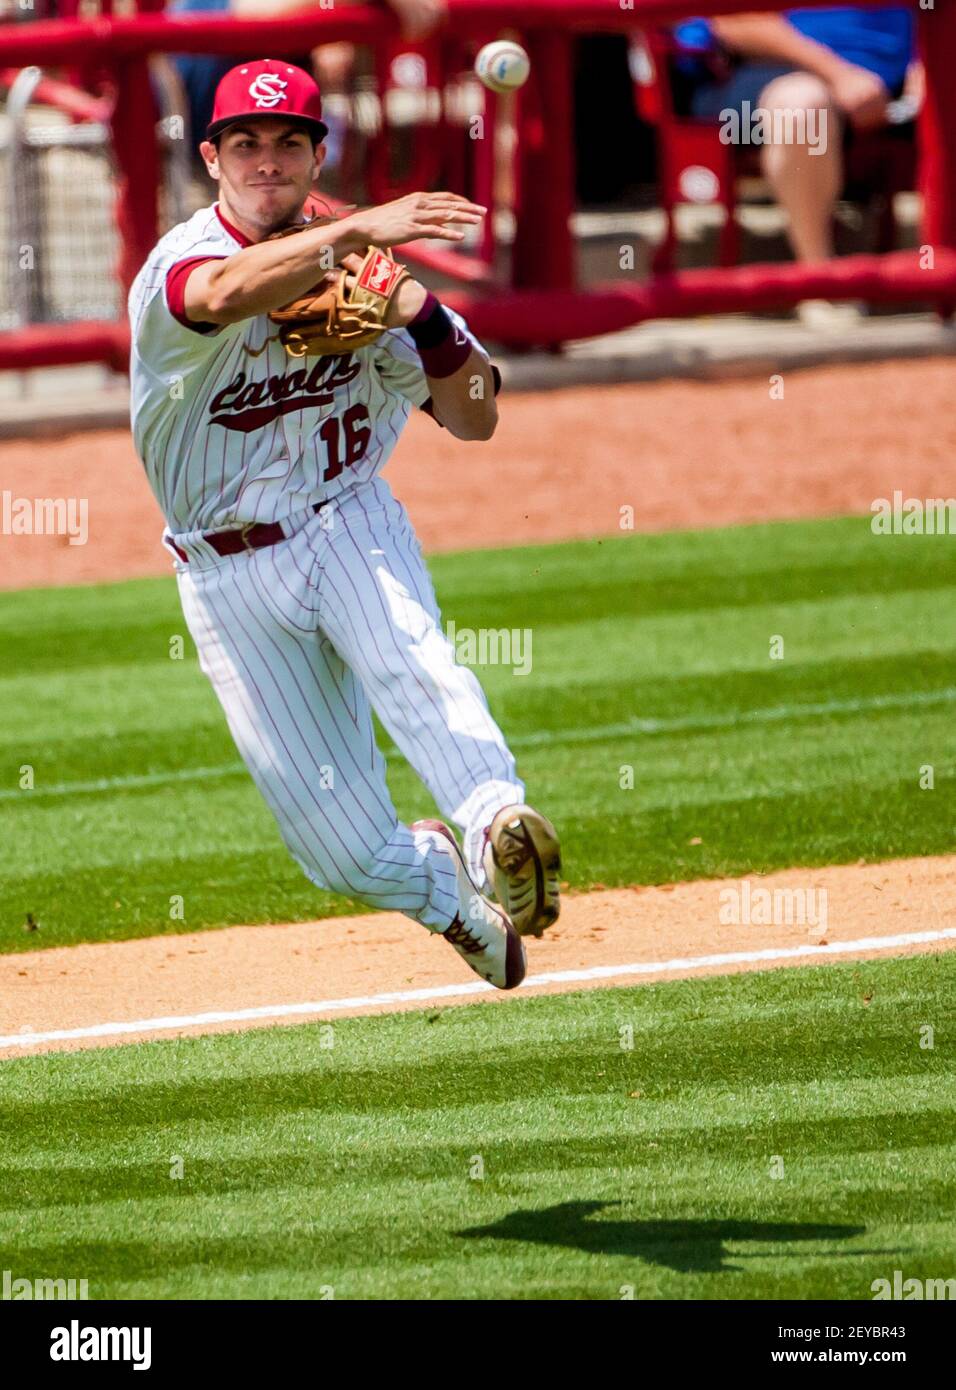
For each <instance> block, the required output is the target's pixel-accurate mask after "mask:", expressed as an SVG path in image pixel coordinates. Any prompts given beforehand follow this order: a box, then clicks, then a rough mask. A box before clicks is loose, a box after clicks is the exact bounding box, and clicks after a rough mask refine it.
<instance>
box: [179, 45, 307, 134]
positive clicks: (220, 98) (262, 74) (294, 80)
mask: <svg viewBox="0 0 956 1390" xmlns="http://www.w3.org/2000/svg"><path fill="white" fill-rule="evenodd" d="M248 116H286V117H288V119H289V120H294V121H298V122H300V123H301V124H302V125H304V126H307V127H308V129H309V130H311V131H312V133H313V135H314V136H315V139H316V140H317V141H318V140H324V139H325V137H326V135H328V133H329V128H328V126H327V125H326V124H325V122H324V121H323V120H322V119H321V117H322V95H321V93H320V92H319V89H318V87H317V86H316V84H315V82H314V80H313V79H312V78H311V77H310V76H309V74H308V73H307V72H303V71H302V69H301V68H296V67H293V66H292V64H291V63H282V62H277V61H276V59H274V58H260V59H259V61H258V62H255V63H242V64H240V66H239V67H235V68H230V69H229V71H228V72H227V73H226V75H225V77H224V78H223V79H222V81H221V82H220V83H219V86H218V87H217V88H216V100H215V105H214V106H213V110H212V120H211V121H210V123H209V125H208V126H207V127H206V139H207V140H212V139H213V137H214V136H216V135H219V134H220V133H221V132H222V131H224V130H225V129H226V127H227V126H230V125H234V124H235V122H236V121H240V120H242V118H243V117H248Z"/></svg>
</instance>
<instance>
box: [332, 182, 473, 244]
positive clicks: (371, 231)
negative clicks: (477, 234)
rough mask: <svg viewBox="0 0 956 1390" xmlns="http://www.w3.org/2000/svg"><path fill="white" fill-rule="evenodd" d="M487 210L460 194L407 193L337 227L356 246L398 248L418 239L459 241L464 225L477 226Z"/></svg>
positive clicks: (356, 215) (349, 217)
mask: <svg viewBox="0 0 956 1390" xmlns="http://www.w3.org/2000/svg"><path fill="white" fill-rule="evenodd" d="M487 211H488V209H487V208H485V207H482V206H481V204H480V203H470V202H469V201H468V199H467V198H463V197H462V196H461V194H460V193H406V195H405V197H404V198H396V199H395V201H394V202H393V203H381V204H379V206H378V207H371V208H360V209H359V211H358V212H353V213H351V214H350V216H348V217H343V218H342V219H341V221H340V222H339V224H338V230H339V231H340V232H351V233H354V235H355V238H356V239H357V242H356V244H357V246H368V245H372V246H400V245H401V244H402V243H403V242H406V241H418V240H419V239H420V238H421V237H438V238H439V239H440V240H442V241H461V239H462V238H463V237H464V235H465V233H464V231H463V230H462V229H463V227H465V226H477V225H478V223H480V222H481V220H482V218H483V217H484V215H485V213H486V212H487Z"/></svg>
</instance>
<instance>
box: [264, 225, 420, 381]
mask: <svg viewBox="0 0 956 1390" xmlns="http://www.w3.org/2000/svg"><path fill="white" fill-rule="evenodd" d="M334 221H335V218H333V217H320V218H316V219H314V220H313V221H312V222H308V223H302V224H301V225H298V226H295V227H286V228H285V229H284V230H283V231H281V232H274V233H273V236H274V237H282V236H292V235H294V234H295V233H296V232H302V231H304V230H305V228H306V227H307V226H308V227H314V226H315V225H316V222H319V223H325V222H334ZM270 240H272V238H270ZM407 275H408V270H407V269H406V267H405V266H403V265H400V264H399V263H398V261H395V260H393V259H392V257H391V255H390V254H389V251H382V250H381V249H380V248H379V247H377V246H370V247H369V249H368V254H367V255H366V257H365V259H364V261H363V262H362V265H361V269H359V270H358V271H356V272H354V273H353V272H352V271H350V270H347V269H346V267H345V266H343V265H337V266H336V267H335V268H334V269H333V270H331V271H328V272H327V273H326V275H325V277H324V279H323V280H322V282H321V283H320V284H318V285H316V286H315V288H314V289H312V290H309V291H307V292H306V293H305V294H303V295H300V296H299V298H298V299H294V300H293V301H292V302H291V303H290V304H284V305H283V306H282V308H281V309H273V310H272V311H271V313H270V314H269V318H270V319H271V320H272V322H273V323H275V324H278V325H279V339H280V341H281V342H282V344H283V346H284V348H285V350H286V352H287V353H288V354H289V356H290V357H328V356H330V355H331V354H333V353H343V352H355V351H356V350H357V349H358V348H363V347H367V346H368V345H369V344H370V343H374V342H375V341H376V339H377V338H378V337H379V336H380V335H381V334H382V333H384V332H385V329H386V324H385V316H386V314H387V313H388V306H389V304H390V302H391V300H392V298H393V296H394V294H395V291H396V290H397V289H398V287H399V285H400V284H401V283H402V281H403V280H404V279H405V278H406V276H407Z"/></svg>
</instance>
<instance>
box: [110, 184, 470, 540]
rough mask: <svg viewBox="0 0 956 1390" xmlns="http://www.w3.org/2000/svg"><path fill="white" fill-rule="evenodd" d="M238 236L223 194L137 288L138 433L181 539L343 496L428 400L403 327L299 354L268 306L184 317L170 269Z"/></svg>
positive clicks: (222, 252)
mask: <svg viewBox="0 0 956 1390" xmlns="http://www.w3.org/2000/svg"><path fill="white" fill-rule="evenodd" d="M240 237H241V233H240V234H237V233H236V232H235V229H233V228H231V227H229V226H228V224H227V223H225V222H224V221H223V219H222V218H221V216H220V214H219V211H218V206H217V205H216V204H213V205H212V206H211V207H207V208H202V209H200V211H199V212H197V213H196V214H195V215H194V216H193V217H191V218H190V219H189V221H187V222H182V223H180V224H179V226H177V227H174V228H173V229H172V230H171V231H169V232H167V233H166V235H165V236H164V237H163V238H162V239H161V240H160V241H159V242H158V243H157V245H156V246H155V247H154V248H153V251H152V252H151V254H150V256H149V258H148V259H147V261H146V263H145V265H144V266H143V268H142V270H141V271H140V272H139V274H138V275H137V277H136V280H135V281H134V283H133V286H132V289H131V290H130V295H129V315H130V323H131V328H132V338H133V346H132V356H131V363H130V378H131V395H132V406H131V410H132V426H133V439H134V441H135V444H136V449H137V452H138V454H139V456H140V458H141V459H142V461H143V464H144V466H145V468H146V473H147V476H148V478H149V482H150V485H151V487H152V489H153V492H154V493H155V494H156V498H157V500H158V502H159V505H160V507H161V509H162V512H163V515H164V516H165V517H166V521H167V525H168V526H169V530H170V531H171V533H172V534H173V536H190V535H194V534H196V533H201V532H203V531H210V530H220V529H231V528H234V527H236V526H241V525H244V524H245V523H247V522H260V521H279V520H282V518H284V517H287V516H290V515H292V514H293V513H296V512H301V511H303V510H304V509H307V508H308V507H309V506H311V505H312V504H314V503H316V502H320V501H325V500H331V499H332V498H335V497H340V496H341V495H342V494H344V493H346V492H348V491H349V490H350V489H352V488H353V487H355V486H356V485H358V484H360V483H364V482H366V481H368V480H370V479H371V478H373V477H374V476H375V475H376V474H377V473H378V472H380V470H381V469H382V468H383V467H384V465H385V463H386V462H387V460H388V458H389V455H390V454H391V452H392V450H393V449H394V447H395V445H396V443H397V442H398V436H399V434H400V433H401V430H402V427H403V426H404V424H405V422H406V420H407V419H408V415H409V411H410V409H411V406H412V405H418V406H420V405H423V404H424V403H425V402H426V401H427V399H428V396H429V390H428V383H427V379H426V377H425V374H424V372H423V370H422V365H421V359H420V358H419V355H418V352H417V351H416V349H415V345H414V343H413V342H412V339H411V337H410V336H409V334H408V333H407V332H406V331H405V330H404V329H392V330H390V331H389V332H387V333H385V334H383V335H382V337H381V338H380V339H379V341H378V343H376V344H374V345H373V346H371V347H368V348H363V349H360V350H359V351H358V352H355V353H348V354H344V355H341V356H336V357H324V358H321V357H320V358H301V359H293V358H290V357H289V356H288V355H287V354H286V352H285V349H284V348H283V346H282V344H281V343H280V342H279V341H278V338H277V329H276V326H275V325H274V324H272V323H270V321H269V319H268V317H267V316H266V315H265V314H259V315H257V316H256V317H255V318H249V319H243V320H242V321H240V322H239V323H235V324H229V325H226V326H224V327H218V326H214V325H207V326H206V328H205V331H203V329H202V327H200V328H199V329H198V330H197V328H196V327H194V326H193V327H189V326H187V325H186V322H185V318H184V315H183V312H182V308H181V305H180V306H177V305H176V304H173V305H172V307H171V305H170V300H169V294H170V293H171V287H172V285H173V284H174V283H175V274H174V277H173V278H172V279H170V272H171V271H174V267H176V266H177V265H180V264H181V263H182V262H184V261H190V260H192V259H194V258H195V259H196V260H204V259H209V258H221V257H225V256H230V255H232V254H233V253H234V252H236V251H238V250H240V249H241V247H242V245H243V244H244V243H243V241H242V240H240ZM168 286H169V287H170V288H168ZM177 309H178V314H179V316H178V317H177V312H176V311H177ZM448 313H449V314H450V316H451V318H452V319H453V320H454V322H455V323H456V324H457V325H458V326H459V327H460V328H462V329H463V330H464V331H465V332H466V333H468V336H469V338H470V340H471V342H472V344H473V345H474V346H475V347H476V348H477V350H478V351H479V352H481V353H482V355H483V356H485V357H486V358H487V354H486V353H485V351H484V348H483V347H482V346H481V344H480V343H478V341H477V339H475V338H474V336H473V335H472V334H471V333H470V332H469V330H468V328H467V325H466V324H465V322H464V320H463V319H462V318H461V317H460V316H459V315H458V314H455V313H454V312H453V311H452V310H448Z"/></svg>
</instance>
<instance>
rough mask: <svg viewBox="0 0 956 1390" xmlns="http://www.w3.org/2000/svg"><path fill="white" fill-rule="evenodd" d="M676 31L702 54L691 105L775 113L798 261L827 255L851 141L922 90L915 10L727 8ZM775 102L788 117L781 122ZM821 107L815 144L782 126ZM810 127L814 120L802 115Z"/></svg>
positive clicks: (689, 94)
mask: <svg viewBox="0 0 956 1390" xmlns="http://www.w3.org/2000/svg"><path fill="white" fill-rule="evenodd" d="M675 35H676V37H677V39H678V40H679V42H680V43H681V45H682V47H683V48H684V50H685V52H689V53H690V54H692V55H697V56H696V58H695V57H691V59H690V61H689V62H688V61H686V60H685V62H684V63H683V65H682V78H680V79H679V81H683V82H684V83H685V84H686V86H685V89H684V94H683V104H684V106H685V108H686V110H687V113H688V114H690V115H693V116H698V117H701V118H704V119H706V118H708V117H710V118H713V119H714V120H718V119H726V113H727V112H728V111H732V112H736V113H737V114H738V115H739V116H741V117H742V118H743V119H748V118H751V117H752V116H753V113H754V112H756V111H757V110H758V109H759V111H761V112H766V113H768V117H769V119H768V120H767V122H766V129H767V131H768V136H767V137H765V139H766V143H764V144H763V145H762V147H761V164H762V169H763V173H764V176H765V177H766V179H767V180H768V182H769V183H770V186H771V188H772V189H773V192H774V195H775V197H776V199H777V201H778V202H779V203H780V205H781V206H782V207H783V208H784V209H785V210H786V212H787V214H788V216H789V234H790V242H791V245H792V247H793V251H794V254H795V256H796V258H797V260H799V261H821V260H828V259H829V258H830V257H831V256H832V255H833V208H834V204H835V203H836V200H837V198H838V197H839V196H840V193H841V191H842V188H843V183H844V162H843V152H844V145H845V143H846V141H847V140H849V139H851V138H852V137H853V133H854V132H863V131H870V130H875V129H878V128H880V127H881V126H885V125H886V123H887V120H888V108H889V104H890V102H892V101H894V99H898V98H899V97H900V96H901V95H902V94H903V92H904V90H906V91H907V92H908V93H912V94H913V95H914V96H916V98H917V100H918V97H919V94H920V92H919V89H920V85H921V70H920V68H919V66H918V64H916V63H915V62H914V55H915V47H914V44H915V39H914V25H913V12H912V10H911V9H910V8H907V7H903V6H875V5H874V6H870V5H866V6H859V7H851V6H845V7H840V8H833V9H796V10H789V11H786V12H784V13H781V14H739V15H728V16H726V17H724V18H722V19H713V20H710V21H705V20H701V19H695V20H691V21H688V22H687V23H685V24H682V25H678V26H677V28H676V30H675ZM721 62H722V63H723V65H724V69H723V71H722V72H721V71H720V70H719V65H720V64H721ZM775 112H777V113H780V115H781V116H783V115H784V114H785V115H786V117H787V119H786V120H782V119H781V120H779V121H778V122H775V121H774V120H773V113H775ZM817 113H825V115H824V117H823V119H824V120H825V122H826V124H825V126H821V127H820V128H822V129H824V130H825V131H826V138H825V139H824V140H823V141H822V143H819V144H818V145H817V148H816V149H813V148H812V147H811V145H810V144H809V143H808V142H806V141H800V142H798V141H796V140H790V141H787V140H786V139H780V138H779V136H778V135H775V134H774V131H778V132H779V131H780V130H790V131H792V130H793V129H794V128H795V125H794V123H793V117H794V115H799V114H802V115H803V116H804V117H812V116H816V119H817V120H818V121H819V120H820V116H819V115H817ZM796 128H799V126H797V127H796ZM803 128H804V129H808V128H810V127H809V126H808V125H807V124H806V122H804V125H803ZM815 308H816V306H811V309H810V312H809V313H805V314H804V317H812V315H813V313H814V312H815Z"/></svg>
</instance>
